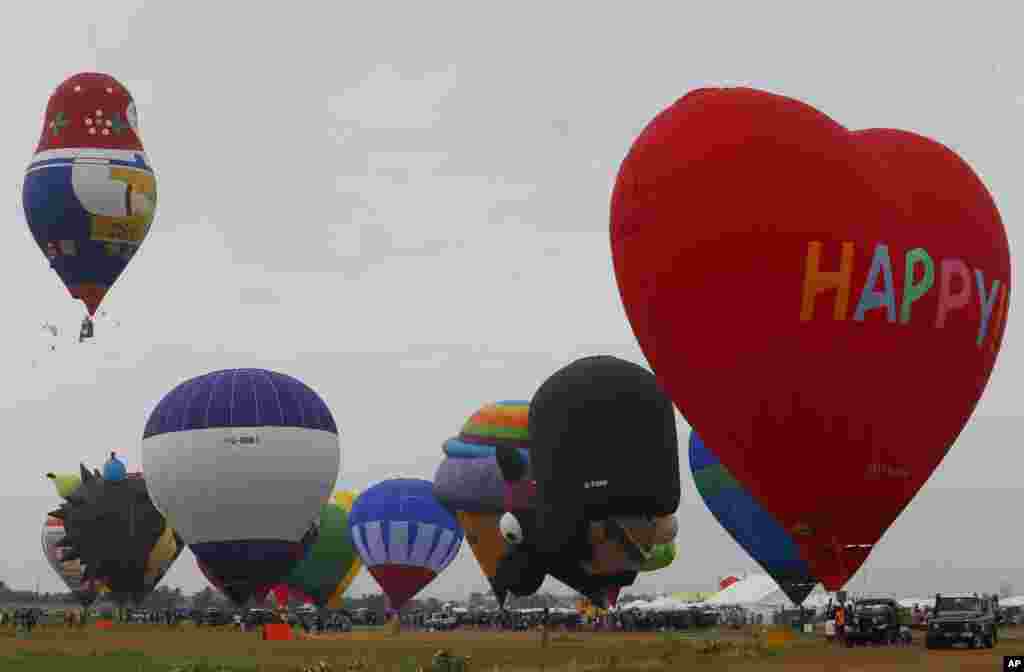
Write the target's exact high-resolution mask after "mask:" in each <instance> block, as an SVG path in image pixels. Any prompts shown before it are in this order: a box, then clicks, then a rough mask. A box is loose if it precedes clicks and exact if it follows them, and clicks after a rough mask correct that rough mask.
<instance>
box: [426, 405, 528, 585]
mask: <svg viewBox="0 0 1024 672" xmlns="http://www.w3.org/2000/svg"><path fill="white" fill-rule="evenodd" d="M529 411H530V402H528V401H501V402H497V403H494V404H487V405H486V406H483V407H482V408H480V409H479V410H477V411H476V412H475V413H473V415H472V416H470V418H469V419H468V420H467V421H466V423H465V424H464V425H463V427H462V431H461V432H459V434H458V436H455V437H453V438H451V439H448V440H447V441H445V443H444V447H443V450H444V454H445V459H444V460H443V461H442V462H441V465H440V466H439V467H438V469H437V473H436V474H435V475H434V496H435V497H436V498H437V501H439V502H440V503H441V504H442V505H443V506H444V507H446V508H447V509H448V510H449V511H451V512H452V513H454V514H455V516H456V518H457V519H458V521H459V524H460V525H461V526H462V529H463V530H464V531H465V534H466V539H467V540H468V541H469V547H470V549H471V550H472V551H473V555H474V556H475V557H476V560H477V563H479V565H480V569H481V570H482V571H483V573H484V576H486V577H487V580H488V581H493V579H494V573H495V572H496V571H497V568H498V561H499V560H500V559H501V556H502V555H504V553H505V539H504V537H502V535H501V530H500V529H499V527H498V525H499V520H500V519H501V516H502V514H504V513H505V480H504V478H503V477H502V475H501V470H500V469H499V468H498V462H497V458H496V455H495V449H496V447H497V446H499V445H502V446H510V447H512V448H515V449H516V450H518V451H520V453H521V455H522V457H523V458H524V459H527V458H528V453H527V448H528V445H529V430H528V427H527V424H528V420H529ZM492 588H493V583H492ZM495 596H496V597H497V598H498V602H499V603H504V600H505V595H504V594H503V593H500V594H499V593H498V592H497V591H496V593H495Z"/></svg>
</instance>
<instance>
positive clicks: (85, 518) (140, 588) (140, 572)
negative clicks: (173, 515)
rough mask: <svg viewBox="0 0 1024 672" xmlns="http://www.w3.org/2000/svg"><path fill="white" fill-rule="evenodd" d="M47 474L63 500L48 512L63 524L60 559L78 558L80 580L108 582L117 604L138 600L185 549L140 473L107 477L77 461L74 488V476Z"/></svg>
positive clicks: (150, 590) (68, 560)
mask: <svg viewBox="0 0 1024 672" xmlns="http://www.w3.org/2000/svg"><path fill="white" fill-rule="evenodd" d="M48 476H50V478H51V479H52V480H53V481H54V483H55V484H56V486H57V490H58V492H59V493H60V494H61V496H62V497H63V498H64V503H62V504H61V505H60V508H58V509H57V510H55V511H51V512H50V516H51V517H52V518H55V519H57V520H59V521H61V522H62V523H63V525H64V538H63V539H61V540H60V541H58V542H57V543H56V547H57V548H58V549H61V560H62V561H63V562H73V561H76V560H77V561H78V562H80V563H81V565H82V566H83V568H84V570H83V575H82V579H83V580H84V581H86V582H98V583H101V584H103V585H104V586H106V587H107V588H108V589H109V591H110V597H111V599H113V600H114V602H116V603H117V604H121V605H124V604H127V603H129V602H131V603H134V604H136V605H138V604H141V602H142V601H143V600H144V599H145V598H146V596H147V595H149V593H150V592H152V590H153V589H154V588H156V585H157V584H158V583H159V582H160V579H162V578H163V576H164V574H166V573H167V570H168V569H169V568H170V566H171V564H172V563H173V562H174V560H176V559H177V557H178V555H179V554H180V553H181V551H182V549H183V548H184V543H183V542H182V540H181V539H180V538H179V537H178V535H177V534H176V533H175V532H174V530H173V529H172V528H171V527H170V526H169V525H167V521H166V520H165V519H164V517H163V515H162V514H161V513H160V512H159V511H157V509H156V507H154V506H153V502H152V500H150V498H149V493H148V492H147V491H146V482H145V480H144V479H143V478H142V475H141V474H130V475H128V476H127V477H124V478H121V479H119V480H107V479H104V478H103V476H102V475H101V474H100V472H99V471H98V470H94V471H93V472H91V473H90V472H89V470H88V469H86V468H85V466H84V465H81V466H80V473H79V479H80V484H79V485H77V487H75V478H74V477H69V476H63V475H62V476H57V475H53V474H48Z"/></svg>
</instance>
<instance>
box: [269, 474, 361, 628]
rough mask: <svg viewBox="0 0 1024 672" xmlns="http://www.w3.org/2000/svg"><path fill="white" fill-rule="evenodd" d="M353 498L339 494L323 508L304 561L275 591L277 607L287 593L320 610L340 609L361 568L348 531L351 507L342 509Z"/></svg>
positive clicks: (285, 577)
mask: <svg viewBox="0 0 1024 672" xmlns="http://www.w3.org/2000/svg"><path fill="white" fill-rule="evenodd" d="M353 494H354V493H345V495H346V496H344V497H343V496H342V493H338V495H336V496H335V498H334V501H332V502H328V503H327V504H324V505H323V507H322V508H321V510H320V532H319V536H318V537H317V540H316V542H315V543H314V544H313V546H312V547H311V548H310V549H309V553H308V554H307V555H306V557H305V558H303V559H302V560H300V561H299V563H298V564H297V565H295V567H293V568H292V570H291V571H290V572H289V573H288V574H287V575H286V576H284V577H283V578H282V579H281V583H280V584H278V585H277V586H275V587H274V595H275V597H276V598H277V600H278V602H279V603H280V601H281V596H282V595H288V594H289V593H290V594H291V595H293V596H295V597H296V598H298V599H300V600H302V601H303V602H306V603H311V604H315V605H316V606H317V607H319V608H321V609H323V608H324V607H328V606H331V604H332V603H333V604H335V605H338V606H340V600H341V596H342V595H343V594H344V592H345V590H346V589H348V586H349V584H351V583H352V580H353V579H354V578H355V575H356V574H357V573H358V571H359V568H360V567H361V563H360V560H359V556H358V554H357V553H356V550H355V547H354V546H353V545H352V536H351V532H350V531H349V527H348V511H349V509H350V508H351V504H349V506H348V508H346V506H345V504H346V503H347V502H349V501H351V496H352V495H353ZM353 570H354V571H353ZM343 583H344V584H345V585H344V586H343V585H342V584H343ZM282 589H283V590H282ZM285 601H287V598H286V600H285Z"/></svg>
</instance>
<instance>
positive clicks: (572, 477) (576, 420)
mask: <svg viewBox="0 0 1024 672" xmlns="http://www.w3.org/2000/svg"><path fill="white" fill-rule="evenodd" d="M529 423H530V469H531V471H532V473H533V477H534V479H536V482H537V527H538V530H537V531H538V538H537V539H536V542H535V543H536V545H537V547H538V549H540V550H541V551H542V552H545V553H574V554H578V555H580V556H587V555H589V550H588V548H587V546H588V543H587V541H586V540H585V538H584V537H585V534H586V525H585V523H588V522H589V521H599V520H604V519H608V518H612V517H617V516H636V517H652V518H653V517H657V516H667V515H671V514H674V513H675V512H676V510H677V509H678V508H679V499H680V486H679V443H678V438H677V436H676V420H675V411H674V409H673V408H672V403H671V401H669V399H668V397H666V396H665V394H664V393H663V392H662V391H661V389H660V388H659V386H658V383H657V381H656V380H655V377H654V375H653V374H651V373H650V372H649V371H647V370H646V369H644V368H643V367H640V366H637V365H636V364H633V363H630V362H626V361H624V360H621V359H618V358H616V357H608V356H598V357H584V358H582V359H579V360H576V361H575V362H573V363H571V364H569V365H567V366H565V367H563V368H561V369H559V370H558V371H556V372H555V373H554V374H552V375H551V376H550V377H549V378H548V379H547V380H546V381H544V383H543V384H542V385H541V386H540V388H539V389H538V390H537V392H536V393H535V394H534V396H533V399H532V401H531V402H530V418H529Z"/></svg>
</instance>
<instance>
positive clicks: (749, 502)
mask: <svg viewBox="0 0 1024 672" xmlns="http://www.w3.org/2000/svg"><path fill="white" fill-rule="evenodd" d="M690 469H692V470H693V480H694V482H695V483H696V484H697V491H698V492H700V496H701V497H703V498H704V503H705V504H706V505H707V507H708V510H710V511H711V513H712V514H713V515H714V516H715V518H716V519H717V520H718V522H719V523H721V525H722V527H723V528H725V531H726V532H728V533H729V535H730V536H731V537H732V538H733V539H735V540H736V543H737V544H739V545H740V546H741V547H742V548H743V550H744V551H746V552H747V553H748V554H749V555H750V557H751V558H753V559H754V561H755V562H757V564H759V565H761V567H763V568H764V570H765V571H766V572H768V574H769V575H770V576H771V577H772V578H773V579H775V582H776V583H778V584H779V587H780V588H781V589H782V592H784V593H785V594H786V596H787V597H789V599H790V600H792V601H793V604H796V605H800V604H801V603H803V601H804V600H805V599H807V595H809V594H810V592H811V591H812V590H814V586H815V585H817V583H818V581H817V579H815V578H814V577H813V576H812V575H811V568H810V566H809V565H808V564H807V561H806V560H804V559H803V557H801V555H800V549H799V548H798V547H797V545H796V544H795V543H793V539H792V538H791V537H790V536H789V534H788V533H787V532H786V530H785V529H783V527H782V526H781V525H779V523H778V521H776V520H775V518H774V517H773V516H772V515H771V514H770V513H768V512H767V511H765V510H764V508H763V507H762V506H761V505H760V504H758V502H757V501H756V500H755V499H754V498H753V497H752V496H751V495H750V493H748V492H747V491H746V489H744V488H743V486H741V485H740V484H739V483H738V482H737V481H736V479H735V478H733V477H732V474H730V473H729V470H728V469H726V468H725V465H724V464H722V463H721V462H720V461H719V460H718V457H717V456H716V455H715V454H714V453H713V452H711V450H710V449H709V448H708V447H707V446H706V445H705V444H704V442H703V441H701V439H700V437H699V436H698V435H697V432H691V433H690ZM730 578H733V580H735V578H734V577H730ZM722 587H723V588H725V586H724V585H723V586H722Z"/></svg>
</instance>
